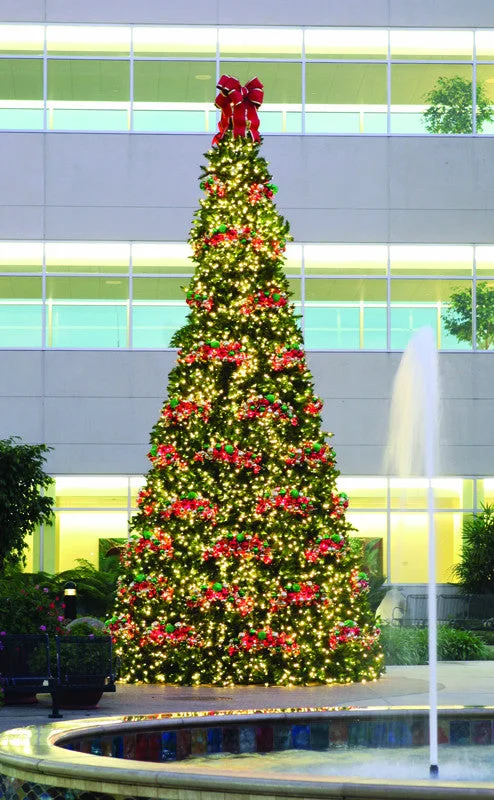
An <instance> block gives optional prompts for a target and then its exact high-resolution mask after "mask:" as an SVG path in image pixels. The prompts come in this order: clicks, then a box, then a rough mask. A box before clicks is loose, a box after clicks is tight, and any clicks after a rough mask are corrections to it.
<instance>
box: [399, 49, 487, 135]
mask: <svg viewBox="0 0 494 800" xmlns="http://www.w3.org/2000/svg"><path fill="white" fill-rule="evenodd" d="M457 80H459V81H460V82H461V83H462V86H463V87H464V86H465V85H469V86H470V87H471V86H472V67H471V66H467V65H461V64H454V65H453V64H439V63H438V64H392V65H391V133H427V132H428V129H427V118H424V113H425V112H427V111H428V109H429V108H430V107H431V102H430V101H429V100H428V97H429V96H430V93H431V92H432V91H434V90H435V89H438V88H440V83H439V82H440V81H443V82H444V81H445V82H446V83H447V86H446V90H445V91H446V92H447V97H448V98H449V99H446V100H445V101H444V103H443V105H444V108H445V111H444V113H442V112H441V104H440V103H439V101H437V102H436V103H435V105H437V107H438V109H439V112H440V120H442V119H443V118H444V126H445V127H444V129H443V130H441V131H439V130H438V131H436V132H442V133H471V132H472V125H473V115H472V110H471V109H472V103H471V99H470V111H468V109H467V111H466V117H465V108H464V106H465V96H464V91H461V92H460V102H458V100H457V94H458V91H457V89H456V88H455V85H456V84H455V82H456V81H457ZM451 81H452V82H453V83H452V84H451V85H450V82H451ZM448 87H449V88H448ZM467 95H468V91H467ZM470 98H471V95H470ZM450 118H451V119H450ZM465 119H466V121H467V124H466V126H465V125H464V120H465ZM460 123H461V125H462V126H463V127H462V128H461V129H456V128H459V126H460ZM448 126H449V127H448ZM453 128H455V129H454V130H453Z"/></svg>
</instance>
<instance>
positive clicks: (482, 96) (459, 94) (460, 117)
mask: <svg viewBox="0 0 494 800" xmlns="http://www.w3.org/2000/svg"><path fill="white" fill-rule="evenodd" d="M476 93H477V107H476V117H477V132H478V133H481V131H482V128H483V125H484V123H485V122H492V120H493V119H494V114H493V111H492V105H491V102H490V100H489V98H488V96H487V94H486V91H485V89H484V87H483V85H482V84H481V83H477V89H476ZM472 98H473V88H472V81H470V80H468V78H462V77H461V76H460V75H453V76H452V77H451V78H438V80H437V83H436V85H435V86H434V87H433V88H432V89H431V90H430V92H428V93H427V94H426V96H425V98H424V99H425V101H426V103H427V104H428V105H429V108H428V109H427V110H426V111H424V113H423V119H424V123H425V127H426V129H427V130H428V131H429V133H472V132H473V131H472V127H473V125H472V120H473V113H472Z"/></svg>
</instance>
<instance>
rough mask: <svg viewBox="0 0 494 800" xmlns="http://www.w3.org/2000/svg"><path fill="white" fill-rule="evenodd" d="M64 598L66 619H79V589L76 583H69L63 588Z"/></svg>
mask: <svg viewBox="0 0 494 800" xmlns="http://www.w3.org/2000/svg"><path fill="white" fill-rule="evenodd" d="M63 597H64V602H65V614H64V616H65V619H75V618H76V617H77V588H76V585H75V583H74V581H67V583H66V584H65V586H64V587H63Z"/></svg>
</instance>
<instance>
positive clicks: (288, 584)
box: [285, 583, 292, 592]
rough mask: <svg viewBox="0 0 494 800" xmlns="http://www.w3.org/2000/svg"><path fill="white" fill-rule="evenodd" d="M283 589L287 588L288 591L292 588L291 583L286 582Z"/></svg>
mask: <svg viewBox="0 0 494 800" xmlns="http://www.w3.org/2000/svg"><path fill="white" fill-rule="evenodd" d="M285 589H286V590H287V592H290V591H291V589H292V584H291V583H287V585H286V586H285Z"/></svg>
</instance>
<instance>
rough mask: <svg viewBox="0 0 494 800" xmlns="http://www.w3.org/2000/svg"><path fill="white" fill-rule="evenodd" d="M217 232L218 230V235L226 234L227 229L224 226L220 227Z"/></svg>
mask: <svg viewBox="0 0 494 800" xmlns="http://www.w3.org/2000/svg"><path fill="white" fill-rule="evenodd" d="M218 230H219V232H220V233H226V232H227V230H228V228H227V227H226V225H220V227H219V228H218Z"/></svg>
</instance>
